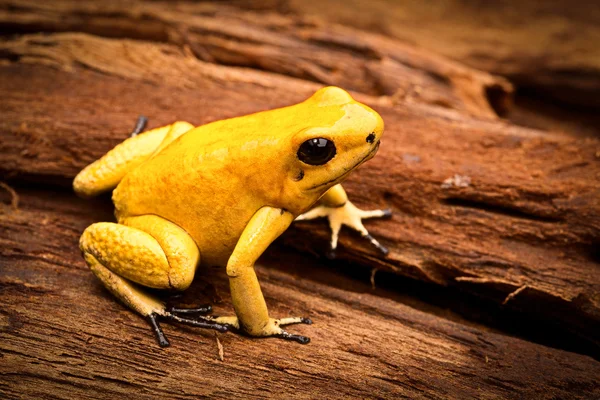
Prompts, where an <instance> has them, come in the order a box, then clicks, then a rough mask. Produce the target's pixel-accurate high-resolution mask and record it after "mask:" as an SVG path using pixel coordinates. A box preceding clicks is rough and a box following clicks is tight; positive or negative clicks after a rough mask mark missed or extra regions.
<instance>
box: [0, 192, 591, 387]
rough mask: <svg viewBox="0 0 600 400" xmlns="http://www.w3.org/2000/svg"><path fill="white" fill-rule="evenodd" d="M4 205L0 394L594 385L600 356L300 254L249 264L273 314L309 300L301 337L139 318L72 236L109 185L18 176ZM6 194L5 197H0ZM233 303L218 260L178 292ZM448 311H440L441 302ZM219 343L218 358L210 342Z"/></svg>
mask: <svg viewBox="0 0 600 400" xmlns="http://www.w3.org/2000/svg"><path fill="white" fill-rule="evenodd" d="M17 191H18V194H19V196H20V202H19V208H18V210H16V211H15V210H14V209H12V208H10V207H9V206H6V207H5V208H4V209H3V212H4V213H3V215H2V217H1V218H0V289H1V290H0V299H1V303H2V304H3V306H2V308H1V310H0V358H1V359H2V362H1V363H0V376H1V378H0V396H1V397H2V398H7V399H10V398H49V397H52V398H82V399H83V398H107V397H109V398H124V397H129V398H131V397H135V398H141V399H145V398H156V397H159V396H160V397H162V398H170V399H171V398H172V399H179V398H190V397H191V398H198V397H211V398H227V399H229V398H232V397H244V398H265V397H277V398H279V397H285V398H292V399H293V398H332V397H336V398H398V397H408V398H416V399H420V398H434V399H446V398H517V397H518V398H536V399H551V398H569V399H578V398H582V399H587V398H595V397H598V396H600V385H599V383H598V379H597V378H598V376H599V375H600V363H599V362H597V361H595V360H593V359H591V358H589V357H587V356H582V355H578V354H574V353H569V352H565V351H561V350H556V349H552V348H549V347H544V346H541V345H537V344H532V343H530V342H526V341H523V340H520V339H516V338H513V337H510V336H505V335H502V334H498V333H495V332H493V331H490V330H489V328H481V327H479V326H476V325H473V324H467V323H465V321H463V320H461V319H460V318H458V317H457V316H455V315H453V314H452V313H448V312H447V311H445V310H442V309H435V308H433V307H430V306H429V307H427V312H424V311H420V310H418V308H421V307H423V305H419V304H418V302H417V303H415V301H414V300H413V301H411V302H410V303H409V304H410V306H409V305H407V304H406V303H404V302H403V300H402V298H401V297H400V298H399V296H398V295H397V294H393V293H389V292H386V291H384V290H381V289H376V290H372V289H370V288H369V287H368V286H367V285H365V284H360V283H359V282H356V281H352V280H350V279H348V278H345V277H343V276H340V275H339V274H336V273H334V272H332V271H331V270H330V269H328V268H326V267H325V266H323V265H319V264H318V263H317V262H315V261H314V260H313V259H312V258H310V259H306V258H303V257H299V256H293V255H292V254H289V253H286V254H285V255H284V256H283V257H278V256H277V254H272V255H270V256H269V257H267V258H266V259H265V260H264V261H263V262H262V263H261V265H259V266H258V267H257V270H258V274H259V277H260V281H261V284H262V287H263V291H264V292H265V295H266V299H267V303H268V304H269V307H270V310H271V312H272V314H273V315H282V316H283V315H290V314H304V315H310V316H311V317H312V318H313V319H314V322H315V323H314V325H312V326H298V327H294V328H293V329H294V331H296V332H301V333H302V334H306V335H309V336H311V338H312V342H311V344H309V345H306V346H302V345H299V344H296V343H291V342H284V341H280V340H277V339H265V340H258V339H251V338H247V337H243V336H239V335H235V334H233V333H226V334H219V335H218V336H216V335H215V334H214V333H213V332H211V331H207V330H201V329H192V328H189V327H184V326H173V325H167V324H165V325H164V329H165V331H166V334H167V335H168V336H169V338H170V339H171V342H172V346H171V347H170V348H168V349H161V348H159V347H158V346H157V344H156V343H155V339H154V337H153V335H152V333H151V331H150V329H149V327H148V325H147V324H146V322H145V321H144V320H143V319H141V318H140V317H139V316H137V315H135V314H134V313H133V312H131V311H130V310H128V309H126V308H125V307H124V306H122V305H120V304H119V303H118V302H117V301H116V300H115V299H114V297H113V296H112V295H111V294H110V293H109V292H108V291H106V290H105V289H104V288H103V287H102V285H101V283H100V282H99V281H97V280H96V278H95V277H94V276H93V274H92V273H91V272H90V271H89V270H88V269H87V267H86V266H85V263H84V261H83V259H82V258H81V255H80V253H79V250H78V246H77V241H78V237H79V234H80V233H81V231H82V230H83V229H84V228H85V227H86V226H87V225H88V224H90V223H93V222H96V221H101V220H110V219H111V215H112V210H111V207H110V204H109V202H108V201H107V199H106V198H101V199H97V200H92V201H88V200H81V199H77V198H75V197H74V196H73V195H71V194H69V193H67V192H53V191H50V190H45V191H39V190H31V189H29V190H27V189H18V190H17ZM3 199H4V197H3ZM178 301H179V302H182V303H184V304H187V305H192V304H203V303H207V302H213V303H216V304H215V309H216V312H217V313H224V314H227V313H230V312H231V310H232V308H231V304H230V300H229V294H228V285H227V280H226V276H225V273H224V271H222V270H200V271H198V274H197V279H196V281H195V284H194V285H193V286H192V288H190V289H189V290H188V291H187V292H186V296H185V297H184V298H183V299H179V300H178ZM436 314H438V315H440V314H441V315H443V317H440V316H438V315H436ZM219 343H220V344H221V346H222V351H223V360H220V356H219Z"/></svg>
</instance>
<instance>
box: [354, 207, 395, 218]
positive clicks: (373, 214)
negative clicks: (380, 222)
mask: <svg viewBox="0 0 600 400" xmlns="http://www.w3.org/2000/svg"><path fill="white" fill-rule="evenodd" d="M358 214H359V215H360V218H361V219H368V218H391V217H392V210H390V209H389V208H386V209H385V210H370V211H364V210H358Z"/></svg>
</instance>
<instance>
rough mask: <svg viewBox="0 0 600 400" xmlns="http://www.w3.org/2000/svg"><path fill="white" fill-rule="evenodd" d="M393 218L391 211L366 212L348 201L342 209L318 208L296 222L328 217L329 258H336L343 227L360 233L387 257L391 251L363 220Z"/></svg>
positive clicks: (301, 216) (298, 218) (299, 217)
mask: <svg viewBox="0 0 600 400" xmlns="http://www.w3.org/2000/svg"><path fill="white" fill-rule="evenodd" d="M391 216H392V211H391V210H390V209H386V210H372V211H364V210H361V209H359V208H357V207H356V206H355V205H354V204H352V203H351V202H350V201H347V202H346V203H345V204H344V205H343V206H341V207H326V206H317V207H315V208H313V209H312V210H310V211H308V212H306V213H304V214H302V215H300V216H298V217H297V218H296V221H307V220H311V219H315V218H321V217H327V219H328V220H329V226H330V227H331V242H330V244H331V250H330V252H329V253H328V254H327V257H328V258H335V251H336V249H337V245H338V239H339V234H340V230H341V228H342V225H346V226H349V227H350V228H352V229H354V230H356V231H358V232H359V233H360V234H361V236H362V237H364V238H365V239H367V240H368V241H369V242H371V244H372V245H373V246H375V247H376V248H377V249H378V250H379V251H381V253H382V254H383V255H384V256H386V255H387V254H388V253H389V250H388V249H387V248H386V247H385V246H383V245H381V243H379V241H377V239H375V238H374V237H373V236H371V235H370V234H369V231H367V229H366V228H365V227H364V225H363V223H362V220H363V219H367V218H389V217H391Z"/></svg>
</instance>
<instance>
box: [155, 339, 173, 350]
mask: <svg viewBox="0 0 600 400" xmlns="http://www.w3.org/2000/svg"><path fill="white" fill-rule="evenodd" d="M158 345H159V346H160V347H162V348H165V347H169V346H171V343H169V341H168V340H167V338H166V337H159V338H158Z"/></svg>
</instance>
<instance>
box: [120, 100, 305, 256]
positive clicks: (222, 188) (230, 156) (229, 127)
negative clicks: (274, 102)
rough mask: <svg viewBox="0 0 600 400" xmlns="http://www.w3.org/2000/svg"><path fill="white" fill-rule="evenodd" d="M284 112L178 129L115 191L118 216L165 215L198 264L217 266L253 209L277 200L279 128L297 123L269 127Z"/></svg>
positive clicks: (280, 179) (280, 152) (280, 149)
mask: <svg viewBox="0 0 600 400" xmlns="http://www.w3.org/2000/svg"><path fill="white" fill-rule="evenodd" d="M281 110H283V109H279V110H273V111H269V112H264V113H259V114H254V115H250V116H246V117H241V118H234V119H230V120H224V121H217V122H215V123H212V124H208V125H204V126H200V127H197V128H195V129H192V130H191V131H189V132H187V133H186V134H184V135H182V136H181V137H179V138H178V139H177V140H175V141H174V142H173V143H171V144H169V145H168V146H167V147H165V148H164V149H163V150H161V151H160V152H159V153H158V154H156V155H155V156H153V157H152V158H151V159H149V160H148V161H146V162H144V163H143V164H141V165H140V166H139V167H137V168H136V169H134V170H133V171H131V172H130V173H129V174H128V175H126V176H125V178H124V179H123V180H122V181H121V183H120V184H119V186H118V187H117V188H116V189H115V191H114V192H113V201H114V203H115V208H116V214H117V218H118V219H119V220H120V221H121V220H122V219H123V218H126V217H130V216H136V215H147V214H153V215H158V216H160V217H163V218H166V219H168V220H169V221H171V222H174V223H175V224H177V225H179V226H180V227H182V228H183V229H184V230H186V231H187V232H188V233H189V234H190V235H191V236H192V238H193V239H194V240H195V241H196V243H197V244H198V246H199V247H200V248H201V251H202V259H203V262H208V263H211V264H214V263H216V264H221V263H222V261H223V260H225V259H226V258H227V256H228V255H229V254H230V253H231V251H232V250H233V248H234V246H235V244H236V242H237V239H238V238H239V236H240V235H241V233H242V231H243V229H244V227H245V226H246V224H247V223H248V221H249V220H250V218H251V217H252V215H253V214H254V213H255V212H256V211H257V210H258V209H260V208H261V207H263V206H265V205H269V206H282V205H280V204H277V203H278V201H279V197H278V194H279V193H280V192H281V190H282V188H281V186H282V185H283V184H284V181H285V173H284V172H283V171H282V170H281V169H280V168H278V167H277V164H278V163H281V162H282V159H283V158H284V156H285V154H284V153H285V150H284V146H282V145H281V141H284V140H285V137H282V135H280V134H278V133H279V132H287V131H290V130H294V129H295V128H294V127H291V126H290V127H276V128H274V127H273V124H274V120H275V121H277V117H278V115H277V111H281ZM278 121H279V124H281V123H284V124H287V123H288V122H286V121H284V120H282V119H281V118H280V119H279V120H278ZM268 132H270V133H268ZM282 207H283V206H282ZM211 252H214V254H211Z"/></svg>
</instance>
